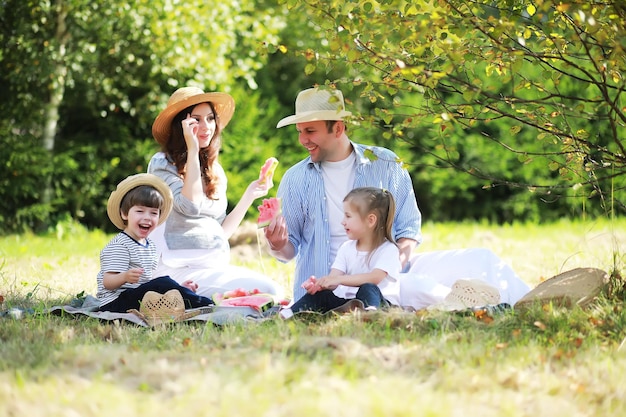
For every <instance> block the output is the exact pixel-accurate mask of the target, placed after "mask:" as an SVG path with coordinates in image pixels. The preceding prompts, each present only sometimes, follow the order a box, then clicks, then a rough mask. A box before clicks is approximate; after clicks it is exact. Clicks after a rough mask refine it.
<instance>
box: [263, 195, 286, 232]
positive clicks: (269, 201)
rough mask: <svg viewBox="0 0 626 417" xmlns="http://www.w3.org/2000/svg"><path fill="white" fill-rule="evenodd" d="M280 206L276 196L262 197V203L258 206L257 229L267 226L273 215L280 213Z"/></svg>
mask: <svg viewBox="0 0 626 417" xmlns="http://www.w3.org/2000/svg"><path fill="white" fill-rule="evenodd" d="M281 206H282V204H281V201H280V198H278V197H272V198H265V199H263V204H261V205H260V206H259V218H258V219H257V226H258V227H259V229H260V228H263V227H266V226H268V225H269V224H270V222H271V221H272V219H273V218H274V217H276V216H278V215H279V214H281V213H282V207H281Z"/></svg>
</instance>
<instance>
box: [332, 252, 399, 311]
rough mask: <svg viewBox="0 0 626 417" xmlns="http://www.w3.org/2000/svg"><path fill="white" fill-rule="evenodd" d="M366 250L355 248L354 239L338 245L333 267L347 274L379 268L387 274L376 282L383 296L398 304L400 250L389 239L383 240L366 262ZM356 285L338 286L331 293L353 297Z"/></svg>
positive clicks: (356, 289)
mask: <svg viewBox="0 0 626 417" xmlns="http://www.w3.org/2000/svg"><path fill="white" fill-rule="evenodd" d="M367 258H368V252H363V251H359V250H357V248H356V240H348V241H347V242H345V243H344V244H343V245H341V246H340V247H339V250H338V251H337V257H336V258H335V262H334V263H333V266H332V267H333V269H338V270H340V271H342V272H344V273H345V274H347V275H353V274H364V273H368V272H371V271H373V270H374V269H380V270H382V271H385V272H386V273H387V276H386V277H385V278H383V280H382V281H381V282H380V283H379V284H378V288H380V291H381V292H382V294H383V297H385V299H386V300H387V301H389V302H390V303H391V304H393V305H400V281H399V280H398V278H399V277H400V270H401V269H402V266H401V264H400V251H399V250H398V247H397V246H396V245H394V244H393V243H391V242H389V241H385V243H383V244H382V245H380V246H379V247H378V248H377V249H376V250H375V251H374V252H373V253H372V256H371V257H370V259H369V262H368V259H367ZM358 289H359V288H358V287H348V286H345V285H340V286H338V287H337V288H336V289H335V290H334V291H333V293H334V294H335V295H336V296H338V297H341V298H346V299H349V298H355V297H356V292H357V291H358Z"/></svg>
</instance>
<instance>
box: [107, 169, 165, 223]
mask: <svg viewBox="0 0 626 417" xmlns="http://www.w3.org/2000/svg"><path fill="white" fill-rule="evenodd" d="M140 185H149V186H151V187H154V188H156V190H157V191H158V192H159V193H160V194H161V195H162V196H163V207H162V208H161V214H160V215H159V224H161V223H163V222H164V221H165V220H166V219H167V216H169V215H170V212H171V211H172V204H173V199H174V197H173V196H172V190H171V189H170V187H169V186H168V185H167V184H166V183H165V181H163V180H162V179H161V178H159V177H157V176H156V175H154V174H145V173H143V174H135V175H131V176H130V177H127V178H125V179H124V180H122V182H120V183H119V184H118V185H117V188H116V189H115V191H113V192H112V193H111V195H110V196H109V201H108V203H107V214H108V215H109V219H111V222H112V223H113V224H114V225H115V226H116V227H117V228H118V229H120V230H124V229H125V228H126V225H125V224H124V219H122V213H121V212H120V207H121V205H122V200H123V199H124V196H125V195H126V194H127V193H128V192H129V191H130V190H132V189H133V188H136V187H139V186H140Z"/></svg>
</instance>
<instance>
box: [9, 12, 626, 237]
mask: <svg viewBox="0 0 626 417" xmlns="http://www.w3.org/2000/svg"><path fill="white" fill-rule="evenodd" d="M625 17H626V16H625V9H624V7H623V6H622V4H621V2H613V1H594V2H588V1H585V2H583V1H573V2H570V3H562V2H553V1H536V2H534V3H532V4H531V3H529V2H524V1H514V0H501V1H488V2H487V1H476V2H471V3H470V2H466V1H452V0H431V1H422V0H415V1H399V0H397V1H392V0H381V1H374V0H361V1H326V0H325V1H316V0H307V1H302V0H243V1H234V0H233V1H220V2H218V1H214V0H208V1H206V0H205V1H203V0H191V1H186V2H184V3H182V2H179V1H176V0H154V1H152V0H151V1H147V0H131V1H123V2H122V1H117V0H113V1H110V2H107V6H106V7H103V6H102V5H101V4H100V3H99V2H87V1H85V0H56V1H52V0H48V1H44V0H37V1H35V0H4V1H2V2H0V44H1V45H2V48H1V50H0V54H1V55H0V95H2V97H3V99H2V101H1V102H0V138H2V143H3V144H4V145H5V146H3V147H1V148H0V158H1V160H2V161H3V162H2V163H3V165H4V167H5V169H3V170H1V171H0V230H3V231H4V232H16V231H23V230H28V229H33V230H43V229H47V228H49V227H53V226H54V225H55V224H57V223H58V222H59V221H61V220H67V219H76V220H78V221H80V222H81V223H83V224H85V225H86V226H88V227H90V228H103V229H107V228H108V229H110V228H111V226H110V225H109V222H108V219H107V218H106V214H105V203H106V199H107V198H108V195H109V193H110V191H111V190H112V189H113V188H114V186H115V184H116V183H117V182H118V181H119V180H121V179H122V178H123V177H125V176H127V175H129V174H133V173H135V172H141V171H145V169H146V165H147V161H148V160H149V158H150V156H151V155H152V154H153V153H154V152H155V151H157V150H158V149H157V147H156V143H155V142H154V141H153V139H152V138H151V137H150V136H151V135H150V128H151V124H152V121H153V120H154V117H155V116H156V115H157V114H158V112H159V110H160V109H162V108H163V107H164V104H165V101H166V100H167V97H168V96H169V95H170V94H171V92H173V91H174V90H175V89H176V88H178V87H180V86H182V85H198V86H201V87H202V88H204V89H205V90H207V91H208V90H222V91H227V92H229V93H231V94H232V95H233V96H234V97H235V99H236V102H237V111H236V113H235V118H234V120H233V122H232V123H231V124H230V125H229V127H228V129H227V131H226V132H225V133H224V147H223V152H222V156H221V162H222V164H223V165H224V166H225V168H226V170H227V172H228V173H229V199H230V201H231V205H234V203H235V202H236V201H237V199H238V197H239V196H240V195H241V193H242V192H243V190H244V188H245V187H246V185H247V184H248V182H249V181H251V180H252V179H254V178H255V177H256V175H257V174H258V168H259V167H260V166H261V164H262V163H263V161H264V160H265V158H267V157H268V156H271V155H275V156H277V157H278V158H279V159H280V161H281V164H280V166H279V169H278V175H277V180H280V176H281V175H282V173H283V172H284V170H285V169H286V168H287V167H288V166H290V165H291V164H293V163H294V162H295V161H297V160H299V159H301V158H303V157H304V156H305V155H306V154H305V152H303V149H302V147H301V146H300V145H299V143H298V142H297V140H296V135H295V131H294V130H293V128H284V129H276V128H275V125H276V122H277V121H278V120H279V119H280V118H282V117H284V116H285V115H288V114H292V113H293V103H294V99H295V96H296V95H297V92H298V91H300V90H301V89H304V88H307V87H310V86H312V85H314V84H319V85H322V86H327V87H329V88H330V87H339V88H341V89H342V90H343V91H344V95H345V97H346V99H347V105H348V107H349V109H350V110H351V111H353V113H354V114H355V117H354V119H353V121H352V123H351V125H350V128H349V133H350V136H351V138H352V139H354V140H356V141H358V142H363V143H371V144H380V145H383V146H387V147H389V148H392V149H394V150H395V151H396V152H397V153H398V154H399V155H400V156H401V158H402V159H403V161H404V162H405V163H406V165H407V168H408V169H409V171H410V173H411V175H412V177H413V179H414V185H415V189H416V194H417V196H418V200H419V204H420V208H421V209H422V211H423V213H424V217H425V218H426V219H429V220H434V221H444V220H463V219H486V220H490V221H495V222H511V221H515V220H519V221H542V220H551V219H555V218H560V217H580V216H605V215H609V216H612V215H615V214H620V213H623V212H624V204H623V202H624V200H625V199H626V197H625V194H624V186H625V185H626V179H625V178H626V177H625V176H624V175H623V174H624V168H625V159H624V154H625V152H624V144H623V142H622V141H623V138H624V122H625V108H626V103H624V98H623V92H624V78H623V73H624V65H626V62H625V59H624V58H625V56H626V54H625V53H624V48H625V47H626V41H625V40H624V39H626V36H624V21H625ZM253 210H254V208H252V209H251V212H252V211H253Z"/></svg>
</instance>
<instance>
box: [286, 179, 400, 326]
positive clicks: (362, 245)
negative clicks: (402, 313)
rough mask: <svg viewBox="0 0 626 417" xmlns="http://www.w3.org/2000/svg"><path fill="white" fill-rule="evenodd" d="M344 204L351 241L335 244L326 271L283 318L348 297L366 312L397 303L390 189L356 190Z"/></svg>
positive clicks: (323, 308)
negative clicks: (359, 303)
mask: <svg viewBox="0 0 626 417" xmlns="http://www.w3.org/2000/svg"><path fill="white" fill-rule="evenodd" d="M343 208H344V216H343V220H342V222H341V224H342V225H343V227H344V228H345V230H346V234H347V235H348V238H349V239H350V240H348V241H347V242H345V243H343V244H342V245H341V246H340V247H339V250H338V252H337V257H336V258H335V262H334V263H333V266H332V268H331V271H330V274H328V275H327V276H325V277H321V278H316V277H314V276H311V277H310V278H309V279H308V281H306V282H305V283H304V284H303V285H302V287H303V288H304V289H305V290H306V292H307V293H306V294H305V295H304V296H303V297H302V298H300V299H299V300H298V301H296V302H295V303H294V304H293V306H291V308H290V309H284V310H282V311H281V316H282V317H284V318H288V317H290V316H291V315H292V314H293V313H297V312H299V311H317V312H321V313H325V312H327V311H330V310H333V309H336V308H338V307H341V306H343V305H344V304H346V303H347V302H349V301H350V300H351V299H357V300H360V301H362V302H363V304H364V306H365V308H366V309H370V310H374V309H378V308H381V307H388V306H389V305H390V304H392V305H399V304H400V295H399V282H398V275H399V273H400V270H401V266H400V253H399V250H398V247H397V245H396V243H395V242H394V240H393V237H392V236H393V235H392V224H393V217H394V213H395V203H394V200H393V197H392V195H391V193H390V192H389V191H387V190H382V189H380V188H373V187H361V188H355V189H353V190H352V191H350V192H349V193H348V195H346V197H345V198H344V200H343Z"/></svg>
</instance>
